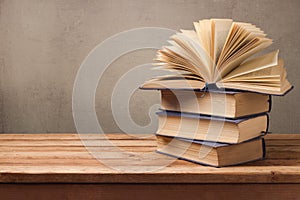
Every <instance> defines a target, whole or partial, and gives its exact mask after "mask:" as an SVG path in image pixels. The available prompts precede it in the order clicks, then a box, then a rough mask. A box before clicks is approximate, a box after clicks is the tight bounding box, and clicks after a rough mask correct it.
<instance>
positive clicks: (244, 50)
mask: <svg viewBox="0 0 300 200" xmlns="http://www.w3.org/2000/svg"><path fill="white" fill-rule="evenodd" d="M194 27H195V30H181V32H179V33H176V34H175V35H173V36H172V37H171V40H170V41H169V43H170V46H164V47H163V48H162V49H161V50H159V51H158V53H157V56H156V59H155V61H156V63H154V65H156V67H155V69H164V70H168V71H172V72H173V74H170V75H166V76H160V77H157V78H154V79H152V80H150V81H147V82H145V83H144V85H143V86H142V87H141V88H144V89H204V88H205V87H206V86H207V85H209V84H215V85H216V86H217V87H218V88H228V89H235V90H246V91H253V92H258V93H266V94H274V95H283V94H285V93H286V92H287V91H289V90H290V89H291V88H292V86H291V84H290V83H289V82H288V80H287V79H286V70H285V68H284V63H283V60H282V59H279V58H278V51H274V52H271V53H268V54H265V55H262V56H259V57H255V58H250V59H249V57H251V56H252V55H254V54H255V53H257V52H259V51H261V50H263V49H265V48H266V47H268V46H270V45H271V44H272V40H271V39H269V38H267V37H266V35H265V34H264V32H263V31H262V30H260V29H259V28H257V27H256V26H255V25H252V24H249V23H242V22H233V21H232V20H231V19H210V20H201V21H199V22H195V23H194ZM174 72H175V73H174Z"/></svg>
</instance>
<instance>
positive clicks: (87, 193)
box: [0, 184, 300, 200]
mask: <svg viewBox="0 0 300 200" xmlns="http://www.w3.org/2000/svg"><path fill="white" fill-rule="evenodd" d="M0 193H1V198H2V199H6V200H16V199H26V200H27V199H43V200H52V199H72V200H77V199H80V200H81V199H89V200H90V199H101V200H111V199H115V200H117V199H130V200H135V199H138V200H140V199H143V200H153V199H165V200H168V199H170V200H182V199H189V200H194V199H197V200H199V199H205V200H209V199H230V200H235V199H238V200H244V199H249V200H250V199H251V200H252V199H259V200H261V199H267V200H270V199H272V200H282V199H285V200H292V199H294V200H296V199H297V197H299V195H300V190H299V186H298V185H297V184H184V185H182V184H2V185H0ZM49 194H51V195H49Z"/></svg>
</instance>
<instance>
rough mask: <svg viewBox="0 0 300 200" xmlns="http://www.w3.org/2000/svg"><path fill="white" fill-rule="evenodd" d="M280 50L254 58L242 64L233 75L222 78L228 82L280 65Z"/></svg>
mask: <svg viewBox="0 0 300 200" xmlns="http://www.w3.org/2000/svg"><path fill="white" fill-rule="evenodd" d="M278 52H279V51H278V50H277V51H273V52H271V53H268V54H265V55H262V56H259V57H256V58H253V59H251V60H248V61H246V62H244V63H242V64H241V65H240V66H239V67H237V68H235V69H234V70H233V71H232V72H231V73H229V74H227V75H226V76H225V77H223V78H222V81H226V80H229V79H232V78H235V77H238V76H242V75H245V74H249V73H251V72H255V71H259V70H262V69H265V68H268V67H272V66H275V65H277V63H278Z"/></svg>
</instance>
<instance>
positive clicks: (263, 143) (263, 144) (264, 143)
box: [261, 137, 266, 159]
mask: <svg viewBox="0 0 300 200" xmlns="http://www.w3.org/2000/svg"><path fill="white" fill-rule="evenodd" d="M261 141H262V150H263V155H262V158H263V159H264V158H266V142H265V139H264V138H263V137H262V138H261Z"/></svg>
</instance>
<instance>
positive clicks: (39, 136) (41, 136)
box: [0, 133, 155, 140]
mask: <svg viewBox="0 0 300 200" xmlns="http://www.w3.org/2000/svg"><path fill="white" fill-rule="evenodd" d="M14 139H18V140H45V139H46V140H51V139H52V140H53V139H54V140H78V139H110V140H122V139H125V140H135V139H137V140H155V136H154V134H125V133H110V134H86V133H84V134H76V133H75V134H74V133H54V134H53V133H47V134H45V133H33V134H21V133H18V134H14V133H5V134H4V133H0V140H14Z"/></svg>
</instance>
